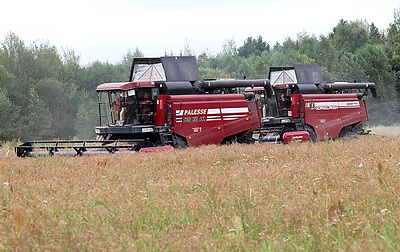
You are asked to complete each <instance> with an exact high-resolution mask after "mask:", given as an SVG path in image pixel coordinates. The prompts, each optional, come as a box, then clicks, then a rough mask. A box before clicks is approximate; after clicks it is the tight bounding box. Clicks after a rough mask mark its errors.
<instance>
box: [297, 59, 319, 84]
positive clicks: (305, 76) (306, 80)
mask: <svg viewBox="0 0 400 252" xmlns="http://www.w3.org/2000/svg"><path fill="white" fill-rule="evenodd" d="M294 71H295V73H296V78H297V84H321V83H323V79H322V74H321V69H320V67H319V66H318V65H317V64H304V65H294Z"/></svg>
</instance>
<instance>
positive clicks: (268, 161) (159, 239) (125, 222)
mask: <svg viewBox="0 0 400 252" xmlns="http://www.w3.org/2000/svg"><path fill="white" fill-rule="evenodd" d="M399 154H400V139H399V138H389V137H386V138H382V137H377V136H367V137H361V138H358V139H353V140H347V141H331V142H319V143H316V144H312V143H303V144H290V145H271V144H255V145H232V146H205V147H201V148H189V149H184V150H175V151H166V152H157V153H142V154H133V155H127V154H121V155H104V156H93V157H38V158H25V159H21V158H16V157H15V154H14V153H9V154H8V155H7V150H5V149H3V150H2V151H0V203H1V212H0V250H52V251H53V250H110V251H112V250H174V251H176V250H178V251H182V250H188V249H189V250H228V251H230V250H265V251H273V250H287V251H292V250H302V249H305V250H313V251H317V250H318V251H325V250H354V251H363V250H369V251H376V250H392V251H395V250H397V251H398V250H400V232H399V229H400V226H399V225H400V224H399V223H400V200H399V198H400V155H399Z"/></svg>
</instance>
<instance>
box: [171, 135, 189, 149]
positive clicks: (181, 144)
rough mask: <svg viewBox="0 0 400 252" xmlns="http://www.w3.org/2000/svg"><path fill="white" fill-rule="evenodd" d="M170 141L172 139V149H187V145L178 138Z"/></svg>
mask: <svg viewBox="0 0 400 252" xmlns="http://www.w3.org/2000/svg"><path fill="white" fill-rule="evenodd" d="M172 139H173V143H174V148H176V149H183V148H186V147H188V145H187V143H186V142H185V140H183V139H182V138H180V137H178V136H173V137H172Z"/></svg>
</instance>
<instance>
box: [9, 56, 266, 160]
mask: <svg viewBox="0 0 400 252" xmlns="http://www.w3.org/2000/svg"><path fill="white" fill-rule="evenodd" d="M237 87H263V90H266V91H267V93H268V95H269V96H272V93H273V91H272V88H271V86H270V84H269V81H268V80H267V79H264V80H262V79H259V80H202V79H201V78H200V73H199V71H198V67H197V63H196V59H195V57H190V56H187V57H161V58H136V59H134V61H133V64H132V69H131V75H130V79H129V82H126V83H105V84H101V85H99V86H98V87H97V91H98V97H99V115H100V125H101V126H98V127H96V128H95V132H96V134H97V140H96V141H94V140H88V141H68V140H62V141H29V142H26V143H24V144H22V145H20V146H17V147H16V152H17V155H18V156H32V155H35V154H36V155H46V154H50V155H54V154H60V155H66V154H74V155H83V154H98V153H106V152H111V153H126V152H136V151H139V150H141V149H144V148H145V149H144V150H143V151H151V150H159V149H160V146H173V147H175V148H176V147H186V146H199V145H204V144H221V143H228V142H232V141H238V142H246V141H253V140H252V139H251V133H252V132H253V131H254V130H257V129H258V128H259V127H260V125H261V121H262V118H261V114H260V110H259V107H260V101H259V100H256V99H254V97H255V95H254V93H247V94H241V93H235V91H234V90H235V88H237Z"/></svg>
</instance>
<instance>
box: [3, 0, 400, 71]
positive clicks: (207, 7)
mask: <svg viewBox="0 0 400 252" xmlns="http://www.w3.org/2000/svg"><path fill="white" fill-rule="evenodd" d="M0 6H1V14H0V36H1V38H0V41H1V42H3V41H4V38H5V36H6V35H7V34H8V33H9V32H14V33H15V34H16V35H17V36H18V37H19V38H20V39H22V40H23V41H24V42H25V43H26V44H30V43H32V42H34V41H36V40H39V41H49V43H50V44H51V45H55V46H56V47H57V49H59V51H60V52H61V50H62V49H63V48H64V49H72V50H74V51H75V52H76V53H77V54H79V55H80V56H81V64H83V65H86V64H88V63H90V62H93V61H95V60H100V61H102V62H110V63H116V62H119V61H120V60H122V58H123V56H124V55H125V54H126V53H127V51H128V50H131V51H134V50H135V48H136V47H137V48H138V49H139V50H140V51H142V52H143V53H144V55H145V56H146V57H158V56H163V55H164V54H165V52H167V53H168V54H170V53H173V54H175V55H178V54H179V53H180V52H181V51H183V50H184V48H185V45H188V46H189V47H190V48H191V49H192V50H193V51H194V52H195V54H196V55H198V54H200V53H202V52H205V51H206V52H209V53H212V54H217V53H220V52H221V51H222V48H223V45H224V44H225V42H226V41H227V40H234V41H235V42H236V45H237V46H241V45H243V42H244V40H245V39H246V38H247V37H257V36H259V35H260V36H262V38H263V39H264V41H266V42H268V43H269V44H270V45H271V46H273V45H274V44H275V43H276V42H279V43H282V42H283V41H284V40H285V38H287V37H290V38H296V37H297V34H299V33H302V32H306V33H307V34H310V35H312V34H313V35H316V36H319V35H321V34H322V35H327V34H328V33H330V32H331V31H332V28H333V27H335V26H336V25H337V24H338V22H339V20H340V19H344V20H349V21H355V20H366V21H368V22H369V23H372V22H373V23H374V24H375V25H376V26H377V27H378V28H379V29H380V30H386V29H387V28H388V27H389V24H390V23H392V22H393V20H394V9H398V8H400V2H399V0H381V1H377V0H335V1H332V0H331V1H321V0H303V1H301V0H297V1H296V0H273V1H270V0H202V1H200V0H186V1H185V0H143V1H142V0H109V1H106V0H96V1H94V0H93V1H92V0H68V1H65V0H61V1H56V0H35V1H33V0H10V1H5V2H2V3H1V4H0Z"/></svg>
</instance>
